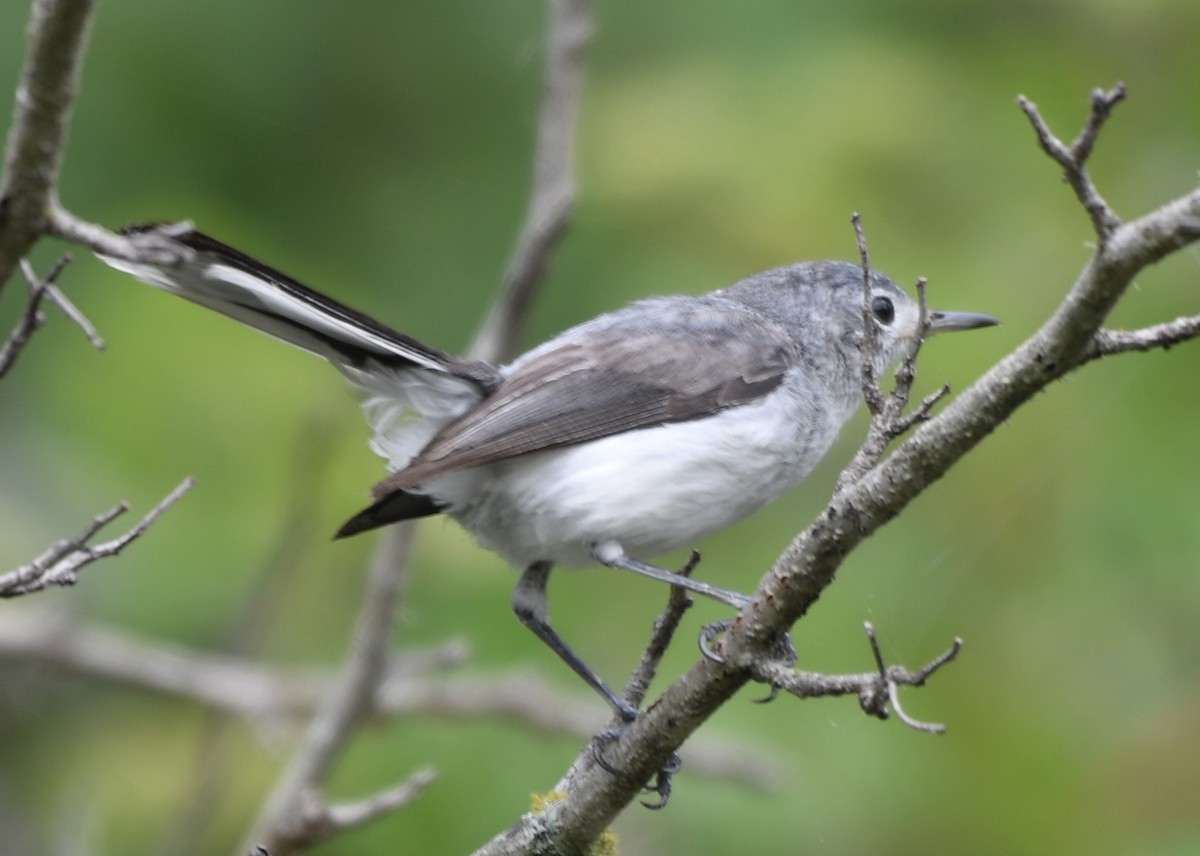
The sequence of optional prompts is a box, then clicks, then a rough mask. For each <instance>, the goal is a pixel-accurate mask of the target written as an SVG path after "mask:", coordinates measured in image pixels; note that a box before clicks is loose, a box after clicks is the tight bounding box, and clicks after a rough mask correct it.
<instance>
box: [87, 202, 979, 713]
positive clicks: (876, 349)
mask: <svg viewBox="0 0 1200 856" xmlns="http://www.w3.org/2000/svg"><path fill="white" fill-rule="evenodd" d="M125 234H127V235H128V236H130V237H131V238H134V239H135V240H136V239H138V238H139V236H149V237H152V238H153V239H154V240H155V241H157V242H158V246H160V247H163V246H164V243H165V245H166V248H167V249H170V250H171V251H172V255H173V256H174V257H175V261H173V262H166V261H145V260H141V261H134V260H131V259H129V258H122V257H117V256H114V255H104V254H100V258H101V259H102V260H103V261H104V262H106V263H107V264H109V265H111V266H112V267H114V268H116V269H118V270H121V271H124V272H126V273H129V274H131V275H133V276H134V277H136V278H138V279H140V280H142V281H143V282H145V283H148V284H149V285H152V286H155V287H157V288H160V289H162V290H165V291H167V292H170V293H172V294H175V295H178V296H180V297H183V298H185V299H187V300H190V301H192V302H194V303H198V304H200V305H202V306H205V307H207V308H209V309H211V310H215V311H217V312H219V313H222V314H224V315H226V316H228V317H230V318H233V319H234V320H236V321H239V322H241V323H243V324H246V325H248V326H250V327H252V328H255V329H257V330H259V331H261V332H264V333H266V334H268V335H270V336H273V337H275V338H277V339H280V340H282V341H284V342H287V343H290V344H292V345H295V346H297V347H299V348H301V349H303V350H305V351H309V352H311V353H313V354H316V355H317V356H320V357H323V358H324V359H326V360H327V361H329V362H330V363H331V364H332V365H333V366H334V367H335V368H336V369H338V370H339V371H340V372H341V374H342V375H344V376H345V377H346V378H347V379H348V380H349V381H350V383H351V384H353V385H354V386H355V387H357V389H358V390H359V391H360V393H361V394H362V396H363V409H364V412H365V415H366V418H367V421H368V423H369V424H370V426H371V428H372V429H373V432H374V435H373V437H372V439H371V441H370V446H371V449H372V450H373V451H374V452H375V453H376V454H378V455H379V456H380V457H382V458H383V459H384V460H385V461H386V462H387V468H388V475H387V476H386V477H385V478H384V479H383V480H382V481H380V482H379V483H378V484H377V485H375V487H374V488H373V490H372V497H373V502H372V503H371V504H370V505H369V506H368V507H367V508H365V509H363V510H362V511H360V512H359V513H357V514H355V515H354V516H353V517H351V518H350V519H349V520H348V521H346V523H345V524H343V525H342V527H341V528H340V529H339V530H338V531H337V535H336V537H339V538H341V537H347V536H350V535H354V534H358V533H360V532H364V531H367V530H371V529H375V528H378V527H380V526H384V525H387V524H390V523H394V522H397V521H401V520H409V519H414V518H420V517H427V516H430V515H435V514H444V515H448V516H449V517H451V518H453V519H454V520H456V521H457V522H458V523H459V524H461V526H462V527H463V528H464V529H466V530H467V531H468V532H469V533H471V535H473V536H474V538H475V539H476V540H477V541H478V542H479V543H480V544H481V545H482V546H483V547H485V548H487V549H489V550H492V551H494V552H496V553H498V554H499V555H501V556H502V557H503V558H504V559H506V560H507V561H508V562H509V563H511V564H512V565H513V566H515V567H516V568H517V569H519V571H520V577H519V580H518V582H517V584H516V587H515V588H514V590H513V595H512V608H513V611H514V612H515V613H516V615H517V617H518V619H519V620H520V621H521V623H522V624H524V625H525V626H526V627H528V628H529V629H530V630H531V631H533V633H534V634H535V635H536V636H537V637H538V638H539V639H541V640H542V641H543V642H544V643H545V644H546V645H547V646H548V647H550V649H551V650H553V651H554V653H555V654H556V655H557V656H558V657H559V658H560V659H562V660H563V661H564V662H565V663H566V665H568V666H569V667H570V668H571V669H572V670H573V671H574V672H576V673H577V674H578V675H579V676H580V677H581V678H582V679H583V680H584V682H585V683H587V685H588V686H589V687H591V688H592V689H593V690H594V691H595V692H597V693H598V694H599V695H600V696H601V697H603V698H604V699H605V701H606V702H607V703H608V704H609V706H610V707H611V708H612V710H613V711H614V713H615V714H616V715H617V717H619V719H620V720H621V721H622V722H625V723H629V722H632V721H633V720H634V719H636V717H637V715H638V712H637V710H636V709H635V708H634V707H633V706H632V705H631V704H630V703H629V702H627V701H626V700H625V699H624V698H623V697H622V696H621V695H619V694H618V693H616V692H615V691H614V690H613V689H611V688H610V687H609V686H608V684H606V683H605V682H604V680H603V679H602V678H601V677H600V676H599V675H598V674H597V673H596V672H595V671H593V670H592V668H591V667H590V666H588V665H587V663H586V662H585V661H584V660H583V659H582V658H581V657H580V656H579V655H578V654H577V653H576V652H575V651H574V650H573V649H572V648H571V647H570V646H569V645H568V644H567V643H566V642H565V640H564V639H563V638H562V637H561V636H560V635H559V633H558V632H557V631H556V630H555V629H554V628H553V626H552V625H551V624H550V619H549V605H548V598H547V591H546V589H547V583H548V580H549V576H550V572H551V569H552V568H554V567H583V566H588V565H597V564H599V565H605V566H608V567H613V568H621V569H624V570H627V571H632V572H634V573H638V574H642V575H644V576H649V577H652V578H654V579H658V580H660V581H663V582H666V583H670V584H673V585H678V586H682V587H683V588H686V589H689V590H691V591H693V592H696V593H698V594H701V595H704V596H706V597H710V598H713V599H715V600H717V601H719V602H721V603H724V604H726V605H728V606H730V607H733V608H735V609H738V610H740V609H741V608H742V607H744V606H745V605H746V603H747V602H748V598H747V597H746V596H744V595H741V594H739V593H737V592H734V591H731V590H728V589H724V588H721V587H719V586H715V585H712V584H710V583H707V582H705V581H703V580H699V579H692V578H691V577H687V576H683V575H681V574H677V573H675V572H672V571H669V570H666V569H663V568H659V567H657V566H655V565H652V564H648V563H647V562H646V560H647V559H649V558H653V557H655V556H658V555H660V554H662V553H665V552H668V551H671V550H675V549H678V548H680V547H685V546H692V545H694V544H695V543H696V542H697V541H699V540H700V539H702V538H703V537H705V536H706V535H709V534H711V533H713V532H715V531H717V530H720V529H723V528H725V527H726V526H729V525H731V524H733V523H735V522H737V521H739V520H741V519H743V518H745V517H746V516H748V515H750V514H751V513H753V512H754V511H756V510H757V509H759V508H761V507H762V506H764V505H766V504H767V503H769V502H771V501H772V500H774V499H776V498H777V497H779V496H780V495H782V494H783V493H785V492H786V491H788V490H790V489H792V488H794V487H796V486H797V485H799V484H800V483H801V482H803V481H804V479H805V478H806V477H807V476H808V475H809V474H810V473H811V472H812V470H813V468H814V467H815V466H816V465H817V463H818V462H819V461H820V460H821V459H822V458H823V457H824V456H825V454H826V453H827V452H828V451H829V449H830V447H831V446H832V445H833V442H834V440H835V438H836V437H837V435H838V433H839V432H840V430H841V429H842V427H843V426H844V425H845V423H846V422H847V421H848V420H849V418H850V417H851V415H852V414H853V413H854V412H855V410H856V409H857V408H858V407H859V406H860V404H861V403H862V401H863V393H862V368H863V362H864V360H866V361H868V362H869V363H870V364H871V366H872V367H873V369H874V370H875V372H876V373H877V374H878V373H882V372H884V371H885V370H886V369H887V368H888V367H889V366H890V365H892V364H894V363H895V362H897V361H898V360H899V359H900V358H901V357H902V356H903V355H905V354H906V353H908V352H909V351H910V350H911V349H912V348H913V346H914V345H915V343H916V342H917V341H918V339H919V338H920V337H921V336H922V334H924V335H925V336H929V335H935V334H940V333H942V332H949V331H959V330H971V329H976V328H980V327H987V326H991V325H994V324H997V323H998V321H997V320H996V319H995V318H993V317H991V316H989V315H984V314H979V313H974V312H945V311H930V312H928V313H927V315H926V324H925V330H924V331H922V325H921V308H920V305H919V304H918V302H917V301H914V300H913V299H912V298H911V297H910V296H909V295H908V294H906V293H905V292H904V291H903V290H902V289H901V288H900V287H899V286H898V285H896V283H895V282H893V281H892V280H891V279H889V278H888V277H887V276H885V275H883V274H882V273H880V272H878V271H875V270H870V271H869V272H868V273H867V274H864V270H865V268H864V266H862V265H857V264H853V263H850V262H845V261H806V262H799V263H796V264H791V265H787V266H783V267H777V268H773V269H771V270H766V271H763V272H761V273H756V274H753V275H751V276H748V277H746V278H744V279H742V280H740V281H738V282H736V283H734V284H732V285H730V286H728V287H726V288H722V289H718V290H717V291H713V292H710V293H708V294H703V295H671V296H659V297H650V298H646V299H643V300H639V301H637V302H634V303H632V304H630V305H628V306H625V307H624V308H620V309H616V310H614V311H611V312H607V313H604V314H602V315H599V316H598V317H596V318H594V319H592V320H590V321H585V322H583V323H581V324H578V325H576V326H574V327H571V328H570V329H568V330H566V331H564V332H562V333H560V334H558V335H556V336H554V337H553V338H551V339H550V340H548V341H547V342H545V343H544V344H541V345H538V346H536V347H534V348H532V349H531V350H529V351H528V352H526V353H525V354H523V355H522V356H519V357H517V358H516V359H515V360H513V361H512V362H509V363H506V364H503V365H496V364H492V363H490V362H485V361H481V360H475V359H469V358H464V357H459V356H455V355H453V354H451V353H448V352H446V351H442V350H440V349H438V348H435V347H432V346H430V345H427V344H424V343H422V342H419V341H417V340H416V339H414V338H412V337H411V336H408V335H406V334H404V333H401V332H399V331H397V330H394V329H392V328H391V327H389V326H387V325H385V324H383V323H381V322H379V321H377V320H375V319H374V318H373V317H371V316H369V315H367V314H365V313H363V312H360V311H358V310H356V309H352V308H350V307H348V306H346V305H344V304H342V303H340V302H338V301H336V300H334V299H333V298H331V297H329V296H326V295H324V294H322V293H320V292H318V291H315V290H314V289H312V288H309V287H308V286H306V285H304V284H302V283H301V282H300V281H298V280H296V279H294V278H292V277H290V276H288V275H286V274H284V273H282V272H281V271H279V270H277V269H276V268H273V267H271V266H269V265H267V264H264V263H263V262H261V261H259V260H257V259H255V258H253V257H251V256H249V255H247V254H246V253H244V252H242V251H240V250H237V249H234V248H233V247H232V246H229V245H227V244H225V243H222V242H221V241H219V240H217V239H215V238H213V237H211V236H209V235H207V234H205V233H203V232H200V231H198V230H196V229H194V228H192V227H191V226H190V225H184V226H182V227H179V226H174V227H167V226H164V225H163V224H143V225H137V226H131V227H128V228H127V229H126V230H125ZM865 323H869V324H871V325H872V326H873V328H874V331H873V335H869V336H867V335H864V332H865V328H864V324H865ZM868 349H869V350H868Z"/></svg>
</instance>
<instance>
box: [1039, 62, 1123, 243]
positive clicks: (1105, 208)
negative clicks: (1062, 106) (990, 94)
mask: <svg viewBox="0 0 1200 856" xmlns="http://www.w3.org/2000/svg"><path fill="white" fill-rule="evenodd" d="M1124 98H1125V84H1124V83H1118V84H1117V85H1116V86H1114V87H1113V88H1112V89H1110V90H1108V91H1107V92H1106V91H1104V90H1103V89H1094V90H1092V109H1091V112H1090V113H1089V114H1088V118H1087V122H1086V123H1085V124H1084V126H1083V129H1082V130H1081V131H1080V132H1079V135H1078V136H1077V137H1076V138H1075V140H1074V141H1073V142H1072V143H1071V145H1070V146H1068V145H1066V144H1065V143H1063V141H1062V140H1060V139H1059V138H1058V137H1056V136H1055V135H1054V134H1053V133H1052V132H1051V130H1050V127H1049V125H1047V124H1046V120H1045V119H1043V118H1042V115H1041V113H1039V112H1038V108H1037V105H1036V104H1034V103H1033V102H1032V101H1030V100H1029V99H1028V98H1026V97H1025V96H1024V95H1020V96H1017V104H1018V105H1019V106H1020V108H1021V109H1022V110H1023V111H1024V112H1025V115H1026V116H1028V117H1029V122H1030V124H1032V125H1033V130H1034V132H1035V133H1036V134H1037V138H1038V144H1039V145H1040V146H1041V147H1042V150H1043V151H1044V152H1045V153H1046V154H1048V155H1050V157H1051V158H1053V159H1054V160H1055V162H1056V163H1058V165H1059V166H1061V167H1062V169H1063V178H1064V179H1066V182H1067V184H1069V185H1071V189H1072V190H1074V191H1075V196H1076V197H1077V198H1078V199H1079V201H1080V203H1081V204H1082V205H1083V207H1084V210H1086V211H1087V213H1088V216H1089V217H1091V219H1092V227H1093V228H1094V229H1095V230H1096V235H1097V236H1098V237H1099V238H1100V241H1101V244H1103V243H1104V241H1106V240H1107V239H1108V236H1109V235H1111V234H1112V233H1113V232H1114V231H1115V230H1116V229H1117V228H1118V227H1119V226H1120V225H1121V218H1120V217H1118V216H1117V215H1116V212H1114V211H1113V210H1112V208H1111V207H1109V204H1108V203H1107V202H1105V201H1104V197H1102V196H1101V195H1100V192H1099V191H1098V190H1097V189H1096V185H1095V184H1093V183H1092V179H1091V176H1089V175H1088V171H1087V160H1088V158H1089V157H1090V156H1091V154H1092V149H1093V148H1094V147H1095V145H1096V139H1097V137H1098V136H1099V135H1100V129H1101V128H1103V127H1104V123H1105V121H1107V119H1108V117H1109V116H1110V115H1112V111H1113V108H1114V107H1116V106H1117V104H1118V103H1120V102H1121V101H1122V100H1124Z"/></svg>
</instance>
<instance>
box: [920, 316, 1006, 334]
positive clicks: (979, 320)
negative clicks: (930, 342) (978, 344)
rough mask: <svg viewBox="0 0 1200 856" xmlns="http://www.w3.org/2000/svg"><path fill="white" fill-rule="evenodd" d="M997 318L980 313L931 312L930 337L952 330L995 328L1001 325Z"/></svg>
mask: <svg viewBox="0 0 1200 856" xmlns="http://www.w3.org/2000/svg"><path fill="white" fill-rule="evenodd" d="M999 323H1000V321H999V319H997V318H993V317H992V316H991V315H981V314H980V313H978V312H930V313H929V335H930V336H932V335H933V334H934V333H946V332H949V331H952V330H974V329H976V328H977V327H994V326H995V325H997V324H999Z"/></svg>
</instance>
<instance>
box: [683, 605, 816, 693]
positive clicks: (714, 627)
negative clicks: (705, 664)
mask: <svg viewBox="0 0 1200 856" xmlns="http://www.w3.org/2000/svg"><path fill="white" fill-rule="evenodd" d="M732 626H733V621H731V620H726V621H714V622H712V623H711V624H706V625H704V626H703V627H702V628H700V638H699V639H698V640H697V644H698V645H699V646H700V653H701V654H703V655H704V656H705V658H706V659H708V660H711V661H712V662H714V663H720V664H724V662H725V657H724V656H723V655H722V654H720V653H718V652H717V651H716V650H715V649H714V648H713V642H714V641H715V640H716V639H717V637H719V636H720V635H721V634H722V633H724V632H725V631H727V630H728V629H729V628H730V627H732ZM774 654H775V658H776V659H778V660H781V661H783V662H784V663H786V664H787V666H788V668H791V667H792V666H795V665H796V660H798V659H799V655H798V654H797V653H796V646H795V645H793V644H792V637H791V636H790V635H789V634H787V633H784V634H783V635H782V636H780V637H779V639H778V640H777V641H776V643H775V651H774ZM778 697H779V687H777V686H774V685H772V686H771V694H770V695H768V696H767V697H766V698H759V699H754V703H755V704H766V703H767V702H772V701H775V699H776V698H778Z"/></svg>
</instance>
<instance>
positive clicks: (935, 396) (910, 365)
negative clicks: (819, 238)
mask: <svg viewBox="0 0 1200 856" xmlns="http://www.w3.org/2000/svg"><path fill="white" fill-rule="evenodd" d="M851 219H852V221H853V223H854V233H855V236H856V238H857V241H858V250H859V256H860V258H861V259H862V261H863V270H864V280H863V282H864V285H863V289H864V291H863V309H862V312H863V326H864V328H865V329H866V330H867V331H869V334H866V333H865V334H864V354H870V353H874V348H875V345H874V343H873V340H874V338H875V336H876V335H878V334H877V331H876V330H875V322H874V319H873V318H872V317H871V311H870V302H871V299H870V294H871V292H870V288H869V286H867V285H866V283H867V282H869V279H867V278H866V277H868V276H869V268H868V267H867V265H868V263H869V261H868V256H867V243H866V238H865V236H864V235H863V231H862V226H861V223H860V221H859V216H858V214H855V215H854V216H853V217H852V218H851ZM928 335H929V305H928V302H927V300H926V281H925V277H920V278H919V279H918V280H917V335H916V338H915V339H914V341H913V345H912V347H911V348H910V349H909V351H908V353H907V354H905V356H904V360H903V361H902V362H901V363H900V367H899V368H898V369H897V370H896V375H895V381H896V382H895V386H894V387H893V388H892V391H891V392H889V393H887V394H886V395H885V394H884V393H883V390H882V389H881V388H880V386H879V382H878V379H877V378H876V377H875V373H874V369H873V368H872V369H871V371H870V372H867V370H866V369H865V368H864V370H863V395H864V397H866V396H867V395H868V390H871V391H872V392H871V393H870V395H872V396H874V399H875V400H874V403H871V402H870V400H868V409H869V410H870V411H871V422H870V425H869V426H868V428H867V436H866V438H865V439H864V440H863V442H862V445H860V446H859V447H858V451H857V452H856V453H855V455H854V457H853V458H852V459H851V461H850V463H848V464H847V465H846V466H845V467H843V469H842V472H841V473H840V474H839V475H838V480H837V484H836V485H835V487H834V492H835V493H836V492H840V491H841V490H843V489H845V488H846V487H847V486H848V485H851V484H853V483H854V482H856V481H858V480H859V479H860V478H862V477H863V475H864V474H865V473H866V472H867V471H868V470H870V469H871V468H872V467H874V466H875V465H876V464H878V463H879V462H880V461H881V460H883V454H884V452H886V451H887V447H888V444H890V443H891V442H892V441H893V440H895V439H896V438H897V437H900V436H903V435H904V434H906V433H907V432H908V431H909V430H911V429H912V427H913V426H914V425H917V424H919V423H921V422H925V421H927V420H928V419H929V417H930V416H931V414H932V413H933V408H934V406H935V405H936V404H937V403H938V402H939V401H941V400H942V398H944V397H945V396H946V395H948V394H949V392H950V387H949V386H945V385H943V386H942V387H941V388H940V389H938V390H936V391H935V392H933V393H931V394H929V395H927V396H926V397H925V398H924V399H922V401H921V403H920V404H918V405H917V406H916V408H914V409H913V410H912V411H911V412H910V413H908V414H907V415H906V414H905V413H904V408H906V407H907V406H908V401H909V398H910V396H911V395H912V387H913V382H914V381H915V380H916V377H917V358H918V357H919V356H920V354H921V348H922V346H923V345H924V344H925V338H926V337H927V336H928ZM868 362H869V361H868V360H866V359H864V360H863V365H864V366H865V365H866V364H867V363H868Z"/></svg>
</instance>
